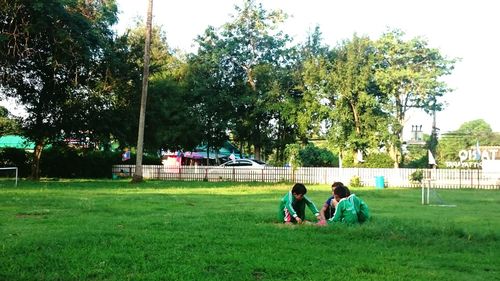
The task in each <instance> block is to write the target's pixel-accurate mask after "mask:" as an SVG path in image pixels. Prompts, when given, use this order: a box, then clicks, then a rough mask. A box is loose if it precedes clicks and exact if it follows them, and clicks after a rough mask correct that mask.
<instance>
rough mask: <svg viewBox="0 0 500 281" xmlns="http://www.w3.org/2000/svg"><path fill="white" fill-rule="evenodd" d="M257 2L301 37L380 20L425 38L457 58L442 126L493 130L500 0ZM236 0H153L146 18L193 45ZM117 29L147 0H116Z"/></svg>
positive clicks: (329, 37) (362, 27) (499, 107)
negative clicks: (480, 125) (476, 124)
mask: <svg viewBox="0 0 500 281" xmlns="http://www.w3.org/2000/svg"><path fill="white" fill-rule="evenodd" d="M260 2H261V3H262V4H263V7H264V9H266V10H271V9H282V10H283V11H284V12H286V13H287V14H288V15H289V16H290V17H289V19H288V20H287V21H286V22H285V23H284V25H283V26H282V29H283V30H284V31H285V32H286V33H288V34H289V35H291V36H292V37H294V38H295V40H296V41H297V42H302V41H303V40H304V38H305V36H306V34H307V31H309V30H312V29H313V28H314V27H315V25H316V24H318V25H319V26H320V28H321V31H322V33H323V38H324V43H325V44H328V45H330V46H335V45H336V44H337V43H338V42H340V40H342V39H347V38H351V37H352V35H353V34H354V33H355V32H356V33H357V34H358V35H368V36H370V38H372V39H376V38H378V37H379V36H380V35H381V34H382V33H383V32H384V31H386V30H387V27H391V28H399V29H402V30H403V31H404V32H406V34H407V35H408V36H410V37H415V36H421V37H423V38H425V39H426V40H427V41H428V43H429V46H430V47H434V48H438V49H439V50H440V51H441V53H442V54H443V55H445V56H447V57H449V58H452V57H459V58H461V59H462V61H461V62H458V63H457V64H456V65H455V70H454V71H453V73H452V75H451V76H448V77H447V78H446V81H447V83H448V86H449V87H451V88H453V89H455V90H454V92H452V93H449V94H447V96H446V97H447V98H446V101H447V103H448V106H447V107H446V109H445V110H444V111H443V112H440V113H438V115H437V127H439V128H440V129H441V132H447V131H450V130H456V129H458V127H459V126H460V125H461V124H462V123H464V122H467V121H471V120H474V119H479V118H481V119H484V120H485V121H486V122H488V123H489V124H490V125H491V126H492V128H493V130H494V131H496V132H500V122H499V119H500V118H499V117H500V113H499V112H500V101H499V99H498V98H496V97H495V96H496V95H498V94H499V86H498V85H497V82H498V80H496V79H499V80H500V77H499V74H500V72H498V70H497V68H498V67H499V66H500V55H499V50H500V46H499V45H500V37H499V31H498V28H499V27H500V15H499V12H500V1H496V0H475V1H472V0H455V1H453V0H406V1H401V0H343V1H338V0H307V1H306V0H261V1H260ZM241 3H242V1H240V0H233V1H231V0H212V1H207V0H182V1H166V0H154V6H153V13H154V18H153V23H154V24H157V25H158V24H159V25H162V26H163V29H164V31H165V32H166V34H167V41H168V43H169V45H170V47H173V48H179V49H181V50H184V51H186V52H190V51H194V48H193V40H194V39H195V38H196V36H197V35H200V34H202V33H203V31H204V30H205V28H206V27H208V26H209V25H213V26H216V27H219V26H220V25H222V24H223V23H225V22H227V21H229V19H230V16H229V15H230V14H232V13H234V5H235V4H237V5H241ZM117 4H118V9H119V12H120V16H119V18H120V22H119V23H118V25H117V27H116V28H117V30H118V31H120V32H121V31H123V30H124V29H125V28H126V27H130V26H133V21H134V18H136V17H137V16H140V17H143V18H145V15H146V9H147V1H146V0H117ZM431 122H432V119H431V118H430V117H428V116H426V115H424V114H414V116H413V117H412V118H411V119H410V120H408V123H407V126H406V129H408V130H409V129H411V125H414V124H419V125H423V130H424V133H430V130H431Z"/></svg>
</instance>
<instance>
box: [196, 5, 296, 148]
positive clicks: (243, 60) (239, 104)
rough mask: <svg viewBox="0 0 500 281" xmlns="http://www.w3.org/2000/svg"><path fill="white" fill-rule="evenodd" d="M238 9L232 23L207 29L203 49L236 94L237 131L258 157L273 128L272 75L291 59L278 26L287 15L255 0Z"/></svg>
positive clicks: (233, 98)
mask: <svg viewBox="0 0 500 281" xmlns="http://www.w3.org/2000/svg"><path fill="white" fill-rule="evenodd" d="M235 8H236V15H234V16H233V18H232V20H231V21H230V22H229V23H227V24H225V25H224V26H222V28H220V29H219V30H217V29H214V28H209V29H207V31H206V32H205V34H204V35H203V36H202V38H200V40H202V41H203V44H200V51H201V52H202V54H203V55H204V56H208V57H210V59H211V61H213V62H214V63H216V69H214V74H216V75H218V76H219V78H220V80H219V81H218V83H220V84H219V85H220V88H222V89H224V91H226V93H227V95H226V96H230V101H231V106H229V107H227V110H230V111H232V112H233V120H232V122H231V124H232V126H231V127H230V129H231V131H232V133H233V135H234V136H235V138H237V139H239V140H246V141H248V143H249V144H250V145H252V146H253V148H254V153H255V157H256V158H260V156H261V149H262V147H264V146H266V145H267V144H268V143H269V142H270V137H269V136H270V134H272V129H273V125H272V122H270V120H272V118H273V115H272V114H271V112H270V111H269V110H268V107H267V106H268V105H269V104H270V103H272V102H273V101H272V100H270V99H269V95H268V93H269V91H270V89H271V86H272V85H274V83H273V82H271V81H270V77H268V76H267V75H268V74H269V71H274V70H276V67H279V66H282V65H285V64H287V63H288V58H287V55H288V49H287V47H286V44H287V43H288V42H289V38H288V36H286V35H284V34H283V33H282V32H280V31H277V30H276V28H277V27H278V25H279V24H280V23H281V22H283V20H284V19H285V15H284V14H283V13H282V12H281V11H271V12H268V11H266V10H265V9H264V8H263V7H262V5H260V4H256V3H255V1H253V0H246V1H244V3H243V5H242V7H235ZM200 42H201V41H200ZM265 81H266V82H265ZM264 82H265V83H264ZM218 87H219V86H218Z"/></svg>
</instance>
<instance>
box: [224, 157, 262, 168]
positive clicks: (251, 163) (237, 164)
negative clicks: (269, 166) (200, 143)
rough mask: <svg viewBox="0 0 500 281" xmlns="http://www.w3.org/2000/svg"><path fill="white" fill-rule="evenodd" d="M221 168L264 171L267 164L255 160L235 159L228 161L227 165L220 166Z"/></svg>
mask: <svg viewBox="0 0 500 281" xmlns="http://www.w3.org/2000/svg"><path fill="white" fill-rule="evenodd" d="M220 167H228V168H229V167H231V168H260V169H264V168H265V167H266V163H264V162H262V161H260V160H255V159H235V160H230V161H227V162H226V163H224V164H222V165H220Z"/></svg>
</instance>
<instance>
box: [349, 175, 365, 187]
mask: <svg viewBox="0 0 500 281" xmlns="http://www.w3.org/2000/svg"><path fill="white" fill-rule="evenodd" d="M349 186H351V187H362V186H363V183H362V182H361V178H360V177H358V176H353V177H352V178H351V179H350V180H349Z"/></svg>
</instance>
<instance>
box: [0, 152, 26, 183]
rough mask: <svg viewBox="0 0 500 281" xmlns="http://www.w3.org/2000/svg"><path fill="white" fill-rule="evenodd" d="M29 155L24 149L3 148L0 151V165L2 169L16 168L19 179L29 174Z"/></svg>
mask: <svg viewBox="0 0 500 281" xmlns="http://www.w3.org/2000/svg"><path fill="white" fill-rule="evenodd" d="M30 159H31V157H30V154H29V153H28V152H26V151H24V149H19V148H4V149H1V150H0V165H1V166H2V167H17V170H18V173H19V174H18V176H19V177H27V176H28V175H29V174H30V165H31V161H30Z"/></svg>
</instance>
